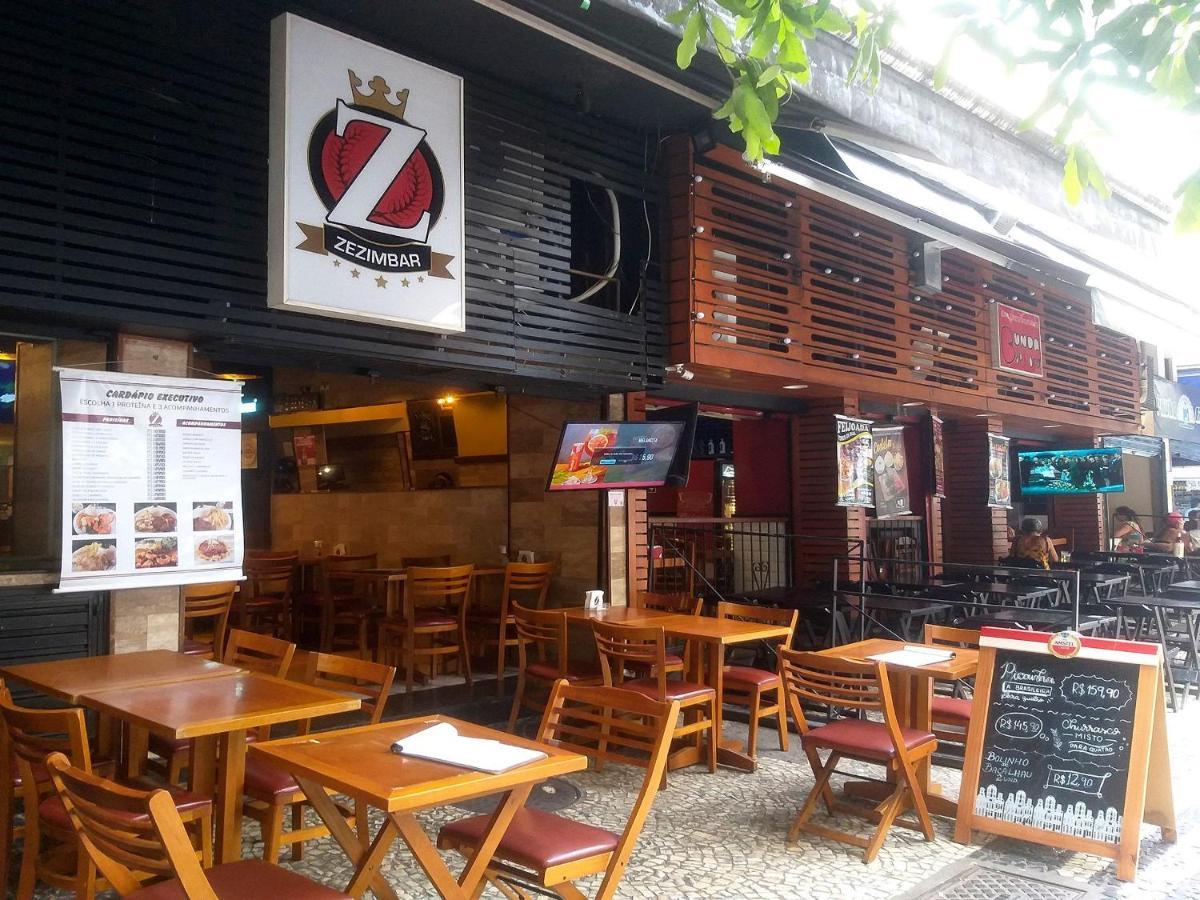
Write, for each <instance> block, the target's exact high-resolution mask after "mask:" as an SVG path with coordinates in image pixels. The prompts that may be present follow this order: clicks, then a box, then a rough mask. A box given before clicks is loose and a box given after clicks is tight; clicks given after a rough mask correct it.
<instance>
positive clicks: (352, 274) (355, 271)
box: [350, 269, 359, 278]
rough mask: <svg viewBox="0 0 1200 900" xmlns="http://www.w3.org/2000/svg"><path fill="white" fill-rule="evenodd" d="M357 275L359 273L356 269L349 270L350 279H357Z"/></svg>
mask: <svg viewBox="0 0 1200 900" xmlns="http://www.w3.org/2000/svg"><path fill="white" fill-rule="evenodd" d="M358 274H359V273H358V269H351V270H350V277H351V278H357V277H358Z"/></svg>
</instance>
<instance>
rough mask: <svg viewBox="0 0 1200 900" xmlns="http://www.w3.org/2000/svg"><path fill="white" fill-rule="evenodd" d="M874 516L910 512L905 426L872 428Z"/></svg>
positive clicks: (879, 516) (883, 517)
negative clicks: (873, 442) (905, 455)
mask: <svg viewBox="0 0 1200 900" xmlns="http://www.w3.org/2000/svg"><path fill="white" fill-rule="evenodd" d="M871 434H872V435H874V439H875V466H874V467H875V515H876V517H878V518H880V519H887V518H890V517H891V516H906V515H909V514H910V513H912V504H911V500H910V499H909V497H910V495H909V489H908V464H907V461H906V460H905V458H904V426H903V425H894V426H888V427H886V428H874V429H872V430H871Z"/></svg>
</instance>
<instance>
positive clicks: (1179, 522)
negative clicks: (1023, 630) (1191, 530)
mask: <svg viewBox="0 0 1200 900" xmlns="http://www.w3.org/2000/svg"><path fill="white" fill-rule="evenodd" d="M1179 544H1182V545H1183V550H1184V552H1185V553H1187V552H1190V551H1191V549H1192V539H1191V537H1189V536H1188V533H1187V532H1186V531H1185V530H1184V527H1183V513H1181V512H1179V511H1178V510H1173V511H1171V512H1169V513H1167V518H1166V520H1165V521H1164V522H1163V527H1162V528H1160V529H1159V530H1158V533H1157V534H1155V535H1154V538H1153V540H1151V541H1150V542H1149V543H1148V544H1146V549H1147V550H1157V551H1159V552H1160V553H1174V552H1175V548H1176V546H1177V545H1179Z"/></svg>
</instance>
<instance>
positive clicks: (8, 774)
mask: <svg viewBox="0 0 1200 900" xmlns="http://www.w3.org/2000/svg"><path fill="white" fill-rule="evenodd" d="M0 703H9V704H11V703H12V695H11V694H9V692H8V688H7V687H5V685H4V680H3V679H0ZM20 797H21V773H20V770H19V769H18V767H17V759H16V757H15V756H13V752H12V748H11V747H10V746H9V745H8V732H7V731H6V730H5V729H4V728H2V727H0V890H2V889H6V888H7V885H8V872H9V866H10V857H11V855H12V848H13V844H14V842H15V841H16V839H17V838H19V837H21V836H22V835H23V834H24V833H25V829H24V828H21V827H18V826H17V824H16V818H17V805H18V801H19V800H20Z"/></svg>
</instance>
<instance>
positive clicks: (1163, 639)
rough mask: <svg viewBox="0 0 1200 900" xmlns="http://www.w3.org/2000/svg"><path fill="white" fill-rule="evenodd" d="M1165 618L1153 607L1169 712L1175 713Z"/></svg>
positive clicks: (1172, 674) (1157, 608)
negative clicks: (1165, 678) (1169, 699)
mask: <svg viewBox="0 0 1200 900" xmlns="http://www.w3.org/2000/svg"><path fill="white" fill-rule="evenodd" d="M1166 618H1167V617H1166V616H1164V615H1163V611H1162V607H1161V606H1156V607H1154V622H1155V624H1156V625H1157V626H1158V640H1159V643H1161V644H1162V651H1163V671H1164V672H1165V673H1166V677H1167V695H1168V696H1169V697H1170V698H1171V712H1175V711H1176V710H1177V709H1178V708H1179V707H1178V706H1177V705H1176V700H1175V673H1174V672H1173V671H1172V670H1171V644H1170V641H1168V640H1167V621H1166Z"/></svg>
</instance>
